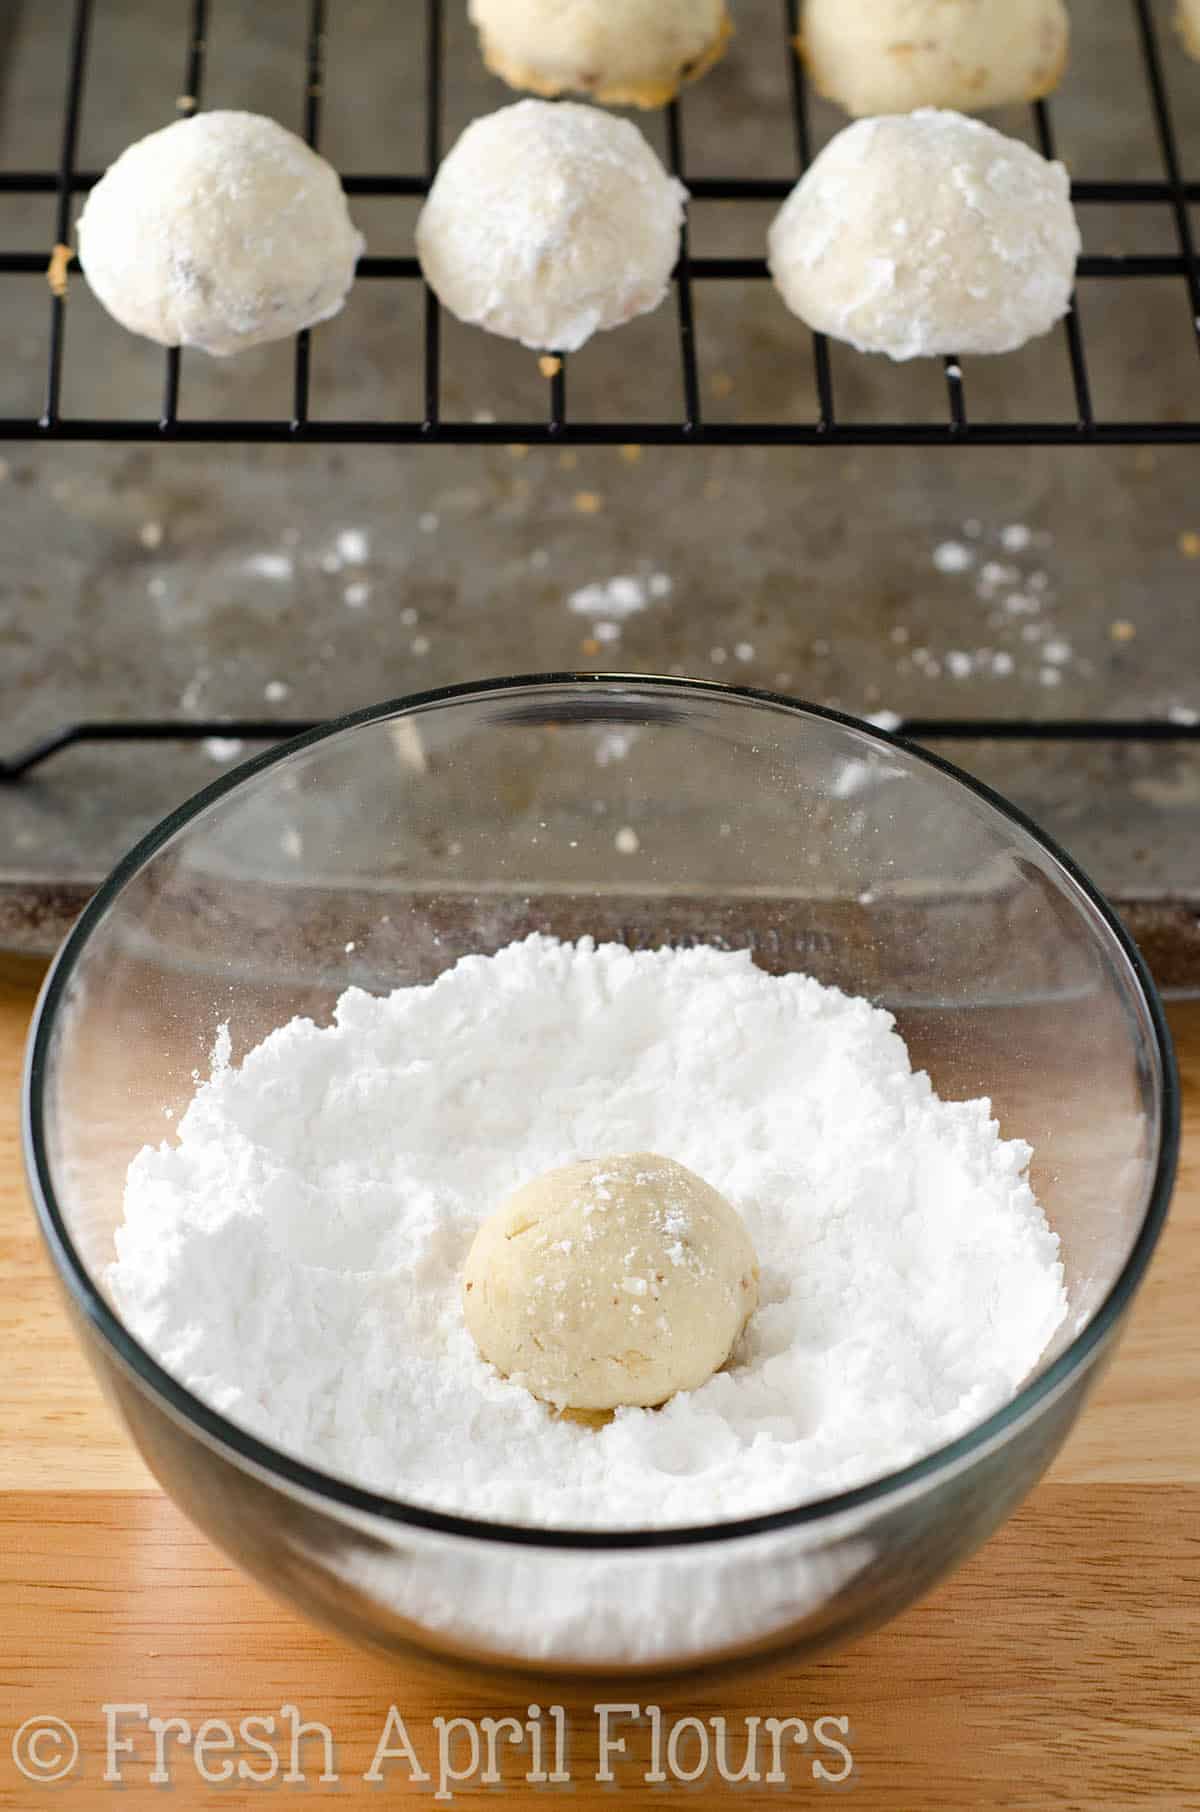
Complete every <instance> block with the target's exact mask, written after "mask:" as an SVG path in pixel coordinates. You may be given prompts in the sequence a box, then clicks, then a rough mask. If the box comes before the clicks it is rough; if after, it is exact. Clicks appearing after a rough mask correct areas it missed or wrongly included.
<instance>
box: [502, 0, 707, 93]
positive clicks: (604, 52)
mask: <svg viewBox="0 0 1200 1812" xmlns="http://www.w3.org/2000/svg"><path fill="white" fill-rule="evenodd" d="M470 12H471V18H472V20H473V22H474V24H475V25H476V26H477V27H478V30H479V41H480V44H481V46H482V49H483V58H484V62H485V63H486V64H487V66H488V68H489V69H490V70H492V71H493V73H494V74H496V75H498V76H500V77H501V78H502V79H503V80H504V81H506V82H507V83H508V85H509V87H510V88H529V89H532V91H533V92H534V94H570V93H577V94H590V95H591V96H592V97H593V98H594V99H595V100H597V101H605V102H607V103H608V104H609V105H610V106H613V107H664V106H665V105H666V103H667V102H668V101H670V100H673V99H674V97H675V96H676V95H677V94H678V93H679V90H680V88H681V87H682V86H683V84H684V83H685V82H692V81H695V79H696V77H697V76H701V75H703V74H704V72H705V71H706V70H707V69H711V68H712V66H713V64H714V63H716V62H718V61H719V60H720V58H721V56H722V54H723V52H724V50H725V46H726V44H727V43H728V41H729V38H730V37H731V35H732V32H733V27H732V25H731V24H730V22H729V15H728V13H727V12H726V10H725V0H471V7H470Z"/></svg>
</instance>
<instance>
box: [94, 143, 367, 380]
mask: <svg viewBox="0 0 1200 1812" xmlns="http://www.w3.org/2000/svg"><path fill="white" fill-rule="evenodd" d="M76 233H77V238H78V246H79V262H80V264H81V265H82V266H83V272H84V275H85V277H86V278H87V280H88V283H89V284H90V286H91V288H92V290H93V292H94V293H95V295H96V296H97V297H98V298H99V300H100V301H101V302H102V303H103V304H104V306H105V308H106V309H107V310H108V312H109V314H110V315H113V316H115V318H116V319H117V320H118V321H119V322H120V323H121V325H122V327H127V328H129V330H130V332H131V333H140V334H145V335H146V337H147V338H148V339H151V340H157V341H158V342H159V344H160V345H162V346H199V347H201V348H202V349H203V350H204V351H205V352H211V353H213V354H214V355H215V356H216V357H218V358H224V357H225V356H226V355H227V354H229V353H233V352H241V351H242V349H243V348H244V347H247V346H261V345H263V344H264V343H265V342H266V341H268V340H283V339H286V338H287V337H288V336H289V335H290V334H294V333H298V332H299V331H300V329H301V328H302V327H311V326H313V325H314V323H315V322H317V321H325V320H327V319H328V318H329V316H330V315H335V314H337V312H338V310H339V309H340V308H341V306H342V304H343V302H344V301H345V299H346V295H347V292H348V290H349V288H350V285H351V284H352V283H353V281H354V267H355V264H356V263H357V261H358V258H359V255H360V254H361V252H362V249H363V243H364V242H363V238H362V235H361V234H360V233H358V232H356V231H355V228H354V224H353V222H352V221H351V219H350V215H349V212H348V210H347V207H346V198H345V196H344V195H343V193H342V186H341V183H340V182H339V181H338V178H337V174H336V172H335V171H334V170H333V169H331V167H330V166H329V165H328V164H327V163H326V162H325V160H324V158H322V157H318V156H317V154H316V152H315V151H310V150H309V148H308V146H307V145H306V144H305V143H304V142H303V140H302V139H298V138H297V137H296V136H295V134H294V133H291V132H287V131H285V130H284V128H283V127H282V126H280V125H277V124H276V122H275V121H274V120H269V119H263V118H262V117H261V116H260V115H259V114H256V113H220V112H217V113H198V114H196V115H195V117H194V118H192V119H186V120H177V121H176V122H175V124H174V125H172V126H165V127H164V128H163V130H162V131H161V132H152V133H151V134H150V136H149V137H148V138H143V139H139V140H138V142H137V143H136V144H135V145H130V147H129V149H128V150H127V151H123V152H122V153H121V156H120V157H119V158H118V159H117V161H116V163H115V164H113V165H112V166H111V167H110V168H109V169H108V170H107V171H106V172H105V174H104V176H103V177H102V178H101V179H100V181H99V182H98V183H97V184H96V187H95V188H94V189H93V190H92V192H91V194H90V195H89V196H88V199H87V204H86V206H85V208H84V210H83V213H82V214H81V215H80V217H79V224H78V227H77V228H76Z"/></svg>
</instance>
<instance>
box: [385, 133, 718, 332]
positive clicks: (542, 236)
mask: <svg viewBox="0 0 1200 1812" xmlns="http://www.w3.org/2000/svg"><path fill="white" fill-rule="evenodd" d="M686 201H687V190H686V189H685V188H684V187H683V185H682V184H681V183H678V182H676V181H675V180H674V178H673V177H670V176H668V175H667V173H666V171H665V170H664V169H663V167H662V165H661V164H660V163H659V161H658V159H657V157H656V156H655V155H654V152H653V151H652V150H651V149H650V146H649V145H648V144H647V143H646V140H645V139H644V138H643V137H642V134H641V133H640V132H639V131H638V129H637V127H636V126H632V125H630V123H629V121H628V120H619V119H614V118H613V117H612V115H611V114H608V113H601V112H600V110H599V109H598V108H596V107H581V106H579V105H578V104H577V103H576V102H573V101H562V102H560V103H559V104H558V105H554V104H553V103H552V102H550V101H518V102H517V103H516V105H515V106H512V107H503V108H501V110H500V112H499V113H492V114H488V115H487V116H486V117H485V118H483V119H479V120H475V121H474V123H473V124H472V125H470V126H468V127H467V129H466V131H465V132H464V133H463V135H462V137H461V138H460V139H459V141H458V143H457V144H456V145H455V147H454V149H453V150H452V151H451V153H450V155H449V157H447V158H446V160H445V162H444V163H443V164H442V166H441V169H440V170H439V171H438V173H437V178H436V180H435V182H434V185H433V188H432V189H431V190H430V193H429V199H428V201H427V202H426V203H425V206H424V208H423V209H422V211H421V217H420V219H419V220H418V222H417V253H418V255H419V257H420V260H421V269H422V270H423V271H424V273H425V280H426V282H427V283H428V284H429V286H430V288H431V289H432V290H433V291H434V292H435V294H436V295H437V296H438V298H439V300H440V301H442V302H444V303H445V305H446V307H447V308H448V309H449V310H450V311H451V313H452V314H455V315H457V316H458V318H459V320H460V321H470V322H472V323H474V324H475V325H477V326H479V327H486V328H487V329H488V331H489V332H490V333H498V334H503V335H504V336H505V337H506V338H507V339H510V340H520V341H521V343H522V345H524V346H529V347H531V348H532V349H533V351H535V352H543V351H550V352H576V351H578V349H579V347H581V346H582V345H583V344H584V342H585V341H586V340H590V339H591V337H592V335H593V334H594V333H595V332H596V330H597V328H601V327H620V326H621V325H622V323H623V322H625V321H631V320H632V319H633V317H634V316H635V315H644V314H648V313H649V312H650V310H651V309H654V308H657V307H658V305H659V303H660V302H661V301H662V299H663V297H664V296H665V295H666V293H667V288H668V285H669V283H670V280H671V272H672V270H673V269H674V268H675V260H676V258H677V257H678V255H679V232H680V228H681V227H682V225H683V209H684V203H685V202H686Z"/></svg>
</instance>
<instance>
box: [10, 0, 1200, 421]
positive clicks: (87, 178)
mask: <svg viewBox="0 0 1200 1812" xmlns="http://www.w3.org/2000/svg"><path fill="white" fill-rule="evenodd" d="M297 3H298V4H303V3H305V0H297ZM94 4H95V0H75V7H74V15H73V23H72V30H71V37H70V42H69V44H68V46H67V47H66V91H65V102H64V110H63V124H62V135H61V151H60V156H59V164H58V168H57V170H49V171H16V172H12V173H2V172H0V194H5V193H7V194H11V195H18V196H34V195H46V194H52V195H54V196H55V198H56V236H57V240H58V244H59V246H60V247H64V248H65V247H66V245H67V242H68V240H69V236H70V227H71V216H72V210H73V205H74V202H75V198H76V197H77V196H78V195H80V194H81V193H83V192H84V191H86V190H87V189H88V188H89V187H90V186H91V185H92V184H93V183H94V182H95V181H96V180H97V178H98V176H99V174H100V172H98V171H95V170H82V169H79V168H78V167H77V164H76V149H77V144H78V138H79V124H80V117H81V110H82V102H83V95H84V89H85V83H86V79H87V68H88V46H89V37H90V35H91V28H92V21H93V12H94ZM217 4H219V0H191V7H190V18H189V22H188V30H187V39H186V44H185V45H183V46H182V47H181V52H182V67H183V85H182V97H183V98H182V100H181V101H180V102H178V103H177V105H179V106H180V107H181V108H182V109H183V110H184V111H185V112H190V111H193V110H194V109H195V108H196V107H198V106H200V105H201V103H202V100H203V85H204V62H205V39H206V34H207V30H208V22H209V11H210V5H217ZM1132 5H1133V9H1134V13H1135V16H1136V26H1137V36H1138V42H1139V46H1140V51H1141V56H1142V60H1143V63H1144V77H1145V84H1146V92H1147V96H1148V99H1149V103H1150V106H1151V108H1152V110H1153V115H1154V124H1155V130H1156V134H1157V140H1158V146H1159V150H1160V153H1161V159H1162V165H1163V176H1162V178H1161V179H1159V180H1156V181H1137V182H1123V181H1110V182H1090V181H1078V182H1076V183H1075V184H1074V189H1073V193H1074V198H1075V200H1076V202H1077V203H1078V204H1080V205H1081V206H1083V207H1087V206H1089V205H1095V204H1109V205H1114V204H1115V205H1134V206H1155V207H1158V208H1162V207H1163V206H1166V207H1167V208H1169V210H1170V212H1171V215H1172V217H1173V221H1174V234H1175V238H1176V241H1177V249H1176V250H1175V251H1174V252H1172V253H1169V254H1157V255H1148V254H1142V255H1133V254H1123V255H1106V256H1085V257H1084V258H1083V259H1081V261H1080V265H1079V274H1080V276H1081V277H1085V278H1089V279H1093V278H1099V279H1105V280H1111V281H1122V280H1128V279H1131V278H1147V277H1155V278H1175V279H1178V283H1179V295H1180V306H1181V307H1183V306H1186V307H1187V308H1188V311H1189V315H1190V318H1191V321H1192V324H1193V328H1194V330H1195V332H1196V333H1197V335H1200V266H1198V264H1197V259H1196V247H1195V242H1194V237H1193V231H1192V224H1191V219H1190V214H1189V207H1190V204H1191V203H1192V202H1193V201H1197V200H1200V183H1189V182H1185V180H1184V177H1183V171H1182V164H1181V159H1180V154H1179V146H1178V140H1177V137H1176V132H1175V127H1174V123H1173V121H1172V117H1171V109H1170V104H1169V99H1168V94H1167V85H1166V81H1165V79H1164V74H1163V58H1162V48H1161V45H1160V42H1159V35H1158V28H1157V25H1156V22H1155V16H1154V12H1153V8H1152V3H1151V0H1132ZM425 7H426V14H427V31H426V70H425V120H424V167H423V168H422V169H420V170H419V171H414V172H411V173H408V174H364V175H356V174H352V173H347V174H344V175H343V183H344V186H345V189H346V192H347V194H348V195H350V196H351V197H354V196H364V197H409V198H412V197H421V196H423V195H425V194H426V193H427V192H428V189H429V185H430V183H431V181H432V179H433V176H434V173H435V172H436V169H437V166H438V161H439V158H440V156H441V150H442V116H443V87H444V84H443V38H444V32H443V17H442V15H443V0H425ZM798 13H799V0H783V4H782V7H781V16H780V24H781V27H782V30H781V36H780V53H781V55H783V56H785V57H786V58H787V63H788V67H789V69H790V71H791V76H790V95H791V110H792V124H793V136H794V143H795V167H794V168H793V169H792V170H791V171H790V172H783V173H781V174H780V175H779V176H778V177H777V178H769V177H764V178H762V179H749V180H748V179H735V178H723V177H715V178H690V177H689V174H688V170H687V168H686V159H685V155H684V144H685V138H684V106H685V103H682V102H677V103H675V104H674V105H673V106H671V107H670V108H669V109H668V112H667V121H666V132H667V147H668V154H669V161H670V164H671V167H672V169H673V170H674V171H675V173H676V174H677V175H679V176H680V177H681V178H682V179H683V180H684V181H685V182H687V183H688V186H689V188H690V189H691V192H692V195H693V197H694V198H695V199H696V200H697V201H722V202H739V201H741V202H759V203H761V202H779V201H782V200H783V199H784V198H785V197H786V196H787V194H788V193H789V192H790V190H791V188H792V186H793V184H794V183H795V181H796V178H797V176H798V174H799V173H800V172H801V171H802V170H804V169H805V168H806V167H807V165H808V162H809V160H810V155H811V138H810V132H809V121H808V97H807V93H806V86H805V80H804V74H803V70H802V68H801V65H800V62H799V59H798V58H797V57H796V56H795V54H794V52H793V49H792V40H793V39H794V38H795V36H796V33H797V30H798V24H799V19H798ZM325 23H326V0H307V38H306V51H305V56H304V67H303V70H302V71H298V73H297V83H298V84H300V83H301V82H302V84H303V97H304V132H305V136H306V137H307V139H308V142H309V143H310V144H311V145H313V146H318V147H319V142H320V128H321V106H322V93H323V53H324V39H325ZM1033 127H1034V136H1035V139H1036V142H1037V144H1038V145H1039V146H1040V148H1041V150H1042V151H1043V152H1044V153H1045V154H1046V155H1047V156H1053V155H1054V150H1055V135H1054V127H1053V121H1052V117H1051V111H1050V108H1049V106H1048V105H1047V104H1046V103H1045V102H1037V103H1036V104H1035V105H1034V107H1033ZM59 259H60V264H62V261H64V260H65V252H62V253H60V254H59ZM49 263H50V256H49V253H46V254H39V253H36V252H32V253H31V252H5V251H3V250H0V279H3V278H4V277H6V276H14V275H21V276H29V275H30V274H34V275H36V274H38V273H39V272H43V271H46V270H47V268H48V266H49ZM58 268H59V267H58V266H56V270H57V269H58ZM62 268H66V267H65V264H62ZM70 268H77V267H75V266H74V265H73V264H72V266H71V267H70ZM358 275H359V277H360V278H361V279H365V280H367V281H373V282H380V281H384V282H389V281H390V282H401V283H418V284H419V283H420V282H421V273H420V269H419V266H418V264H417V261H416V259H415V258H395V257H393V258H382V257H364V258H363V259H362V260H361V261H360V263H359V267H358ZM767 279H768V271H767V266H766V261H765V259H761V258H733V257H710V258H700V257H693V256H692V255H691V253H690V250H689V246H688V237H687V230H686V228H685V230H684V234H683V239H682V244H681V248H680V258H679V263H678V266H677V268H676V271H675V277H674V289H675V310H676V316H677V323H678V357H679V361H680V373H681V379H682V397H683V409H682V412H681V414H680V416H679V418H678V419H676V420H662V421H652V422H642V421H638V422H631V421H592V420H588V421H580V420H574V419H572V416H571V413H570V408H569V393H568V362H567V361H566V360H565V359H561V358H560V359H559V361H558V365H557V369H556V370H555V372H554V375H553V376H552V377H550V378H549V379H548V380H547V397H546V411H545V415H544V417H543V418H542V419H541V420H536V421H486V422H485V421H468V422H461V421H451V420H446V419H444V418H443V413H442V376H443V369H442V368H443V355H442V344H441V331H440V311H439V308H438V304H437V302H436V300H435V299H434V297H433V296H432V295H431V293H430V292H429V291H428V290H426V291H425V305H424V306H425V315H424V343H423V351H422V357H423V362H424V386H423V395H424V401H423V408H422V412H421V414H420V416H419V417H417V418H415V419H409V420H395V421H389V420H370V421H359V420H349V421H347V420H330V419H324V418H322V417H321V416H319V415H318V416H314V415H313V414H312V412H311V410H310V382H309V377H310V343H309V336H308V334H307V333H302V334H300V335H299V336H298V337H297V340H296V345H295V364H294V374H293V380H292V407H291V413H290V415H288V416H286V417H281V418H280V419H275V420H248V421H236V420H226V419H224V418H222V419H220V420H210V419H203V418H196V417H193V416H189V415H187V414H184V413H181V411H180V363H181V360H180V354H179V352H178V351H170V352H167V353H166V354H165V372H164V381H163V400H162V408H161V412H160V414H159V417H158V419H157V420H146V421H139V420H127V419H111V420H106V419H84V418H79V417H74V416H71V415H65V414H64V413H63V410H62V407H61V396H62V377H63V363H64V354H65V349H66V343H67V338H68V335H67V318H68V314H69V308H68V306H67V304H66V302H65V300H64V298H63V297H61V296H59V295H55V296H53V297H52V298H51V300H50V301H49V304H48V306H49V309H50V333H49V354H48V360H47V370H46V382H45V393H44V399H45V400H44V406H43V408H42V411H41V413H40V415H37V416H30V417H16V418H11V419H5V418H2V417H0V438H8V439H15V440H96V441H101V440H112V441H159V442H187V441H192V442H196V441H199V442H213V441H232V442H289V441H294V442H309V443H314V444H326V445H328V444H333V443H340V444H354V443H368V444H383V445H404V444H413V443H423V442H428V443H430V444H433V443H447V442H455V443H473V444H477V445H481V444H487V443H496V442H498V443H506V442H514V441H518V442H524V443H527V444H530V445H537V444H543V445H544V444H553V445H569V444H572V443H575V444H581V445H583V444H588V445H595V444H621V443H626V442H630V441H637V442H643V443H646V444H655V445H680V446H683V445H693V446H695V445H707V446H720V445H725V446H729V445H738V446H748V445H781V446H817V445H838V446H848V445H856V446H869V445H891V446H942V445H957V446H970V445H979V446H1005V445H1007V446H1014V445H1016V446H1033V445H1060V446H1062V445H1096V444H1108V445H1116V444H1143V443H1180V442H1197V441H1200V420H1195V421H1189V420H1183V421H1177V420H1169V421H1167V420H1163V421H1153V422H1136V421H1123V420H1122V421H1107V420H1104V419H1101V418H1098V416H1097V414H1096V412H1095V410H1094V408H1093V403H1092V387H1091V383H1090V380H1089V375H1088V350H1087V344H1086V337H1085V333H1084V324H1083V320H1082V318H1081V314H1080V310H1079V308H1078V306H1077V305H1076V306H1075V307H1073V308H1072V310H1071V313H1070V314H1069V315H1068V317H1067V319H1066V321H1065V322H1064V324H1063V329H1062V348H1063V356H1064V358H1065V360H1066V361H1067V365H1068V369H1069V377H1070V395H1071V396H1072V397H1073V399H1074V412H1073V414H1071V415H1070V416H1069V418H1068V419H1063V420H1049V421H1034V422H1014V421H1007V420H1006V421H987V420H982V419H980V420H977V419H975V418H974V417H973V415H972V413H971V409H970V406H969V405H970V372H969V369H968V370H966V371H964V368H963V365H962V363H961V362H960V361H959V360H958V359H954V358H950V359H946V360H945V361H944V365H945V382H946V416H945V419H944V420H943V421H941V422H938V421H921V422H891V421H888V422H872V421H858V420H854V421H848V420H845V419H840V418H839V414H838V406H837V397H836V395H835V383H834V375H833V369H832V364H831V360H830V354H829V348H828V346H827V345H826V343H825V341H824V340H823V338H822V337H821V336H820V335H817V336H814V338H813V372H814V392H815V394H814V397H813V413H812V417H811V419H809V420H807V421H796V422H780V423H771V422H758V421H755V422H753V423H739V422H736V421H732V422H731V421H725V420H722V421H720V422H710V421H706V420H705V417H704V412H703V408H702V401H701V399H702V397H703V395H704V393H705V387H704V382H703V373H702V371H701V363H702V360H701V352H700V348H699V345H698V340H697V335H696V331H695V320H694V311H693V291H694V286H695V285H697V284H703V283H706V282H711V281H721V280H724V281H730V280H738V281H747V280H749V281H754V280H767Z"/></svg>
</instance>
